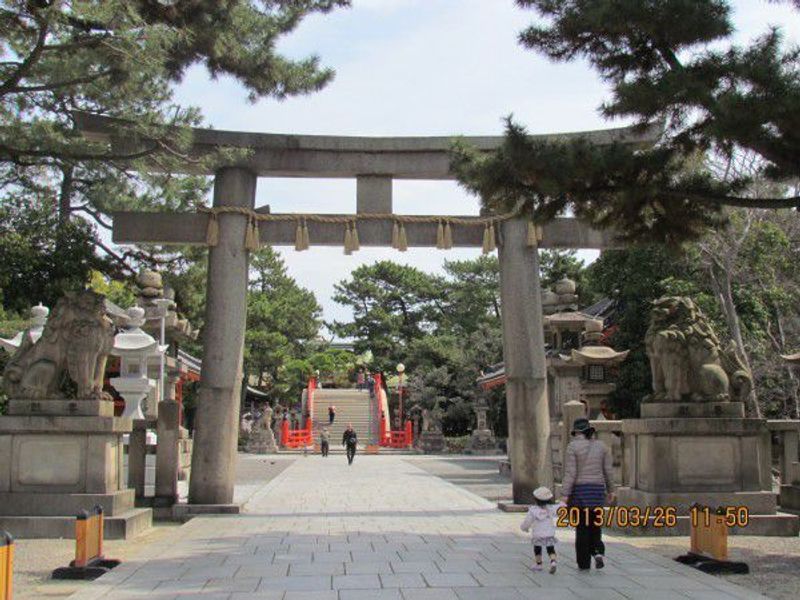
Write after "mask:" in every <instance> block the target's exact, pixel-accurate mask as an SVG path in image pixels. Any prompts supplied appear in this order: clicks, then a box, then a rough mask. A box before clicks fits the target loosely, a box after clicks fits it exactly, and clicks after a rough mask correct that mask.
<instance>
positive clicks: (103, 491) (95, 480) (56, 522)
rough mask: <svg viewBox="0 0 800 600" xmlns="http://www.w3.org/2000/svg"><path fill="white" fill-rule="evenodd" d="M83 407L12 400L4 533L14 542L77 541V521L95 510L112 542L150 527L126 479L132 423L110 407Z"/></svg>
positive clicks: (2, 458) (0, 489) (2, 500)
mask: <svg viewBox="0 0 800 600" xmlns="http://www.w3.org/2000/svg"><path fill="white" fill-rule="evenodd" d="M85 402H86V404H84V401H77V402H72V401H63V400H56V401H41V402H33V401H24V400H17V399H12V400H11V405H12V406H13V412H14V413H15V414H13V415H9V416H3V417H0V528H4V529H7V530H9V531H10V532H12V533H13V535H14V536H15V537H19V538H26V537H73V536H74V530H75V515H76V514H77V513H78V512H79V511H80V510H83V509H90V508H92V507H93V506H94V505H96V504H99V505H101V506H102V507H103V509H104V511H105V514H106V518H107V525H106V532H107V536H106V537H108V538H113V537H120V536H121V537H126V536H128V535H131V534H134V533H138V532H139V531H141V530H142V529H144V528H146V527H149V525H150V520H151V513H150V511H149V510H142V509H135V508H134V498H133V490H128V489H126V486H125V483H124V482H123V481H122V480H121V474H122V460H123V452H122V451H123V447H122V434H123V433H128V432H130V431H131V427H132V424H131V420H130V419H120V418H115V417H113V416H109V415H113V404H112V403H111V402H93V401H85ZM109 409H110V410H111V411H112V412H111V413H109ZM64 412H66V413H67V414H66V415H65V414H63V413H64ZM58 413H62V414H58ZM91 413H94V416H91Z"/></svg>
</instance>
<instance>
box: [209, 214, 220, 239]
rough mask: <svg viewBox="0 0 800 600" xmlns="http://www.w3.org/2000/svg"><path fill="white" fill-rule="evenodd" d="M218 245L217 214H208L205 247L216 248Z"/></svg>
mask: <svg viewBox="0 0 800 600" xmlns="http://www.w3.org/2000/svg"><path fill="white" fill-rule="evenodd" d="M217 244H219V222H218V221H217V213H215V212H209V213H208V226H207V227H206V245H207V246H216V245H217Z"/></svg>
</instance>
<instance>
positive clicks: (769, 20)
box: [177, 0, 800, 321]
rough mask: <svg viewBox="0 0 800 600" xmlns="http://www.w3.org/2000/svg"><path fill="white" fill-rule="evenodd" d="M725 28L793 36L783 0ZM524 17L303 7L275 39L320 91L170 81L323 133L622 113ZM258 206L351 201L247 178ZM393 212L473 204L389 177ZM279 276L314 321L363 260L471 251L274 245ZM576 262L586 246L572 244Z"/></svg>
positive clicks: (251, 123)
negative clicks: (535, 46)
mask: <svg viewBox="0 0 800 600" xmlns="http://www.w3.org/2000/svg"><path fill="white" fill-rule="evenodd" d="M734 5H735V6H736V14H735V24H736V26H737V38H738V39H739V40H741V41H747V40H749V39H751V38H752V37H754V36H756V35H758V34H759V33H761V32H763V31H764V30H765V29H766V27H767V26H768V25H771V24H772V25H779V26H781V27H782V28H783V30H784V32H785V34H786V37H787V39H789V40H791V41H793V42H794V41H797V40H798V39H800V19H799V18H798V16H797V13H796V12H794V11H793V10H791V8H790V7H789V3H788V2H787V3H786V4H783V5H781V4H778V5H776V4H770V3H767V2H765V1H762V0H740V1H737V2H734ZM533 18H534V13H533V12H531V11H523V10H520V9H519V8H517V7H516V6H515V4H514V2H513V0H354V1H353V7H352V8H350V9H346V10H340V11H336V12H334V13H331V14H328V15H324V16H319V17H317V16H314V17H311V18H308V19H307V20H305V21H304V22H303V24H302V25H301V26H300V28H299V29H298V30H297V32H295V33H294V34H293V35H291V36H290V37H289V38H286V39H285V40H284V41H283V42H282V43H281V45H280V48H281V50H282V51H283V52H284V53H286V54H287V55H289V56H292V57H303V56H307V55H309V54H318V55H319V56H320V57H321V59H322V62H323V64H324V65H327V66H330V67H332V68H333V69H335V71H336V77H335V78H334V80H333V81H332V82H331V83H330V84H329V85H328V86H327V88H325V89H324V90H323V91H321V92H318V93H315V94H312V95H310V96H304V97H297V98H291V99H289V100H285V101H283V102H278V101H275V100H262V101H260V102H258V103H256V104H250V103H249V102H248V101H247V98H246V94H245V92H244V91H243V89H242V88H241V87H240V86H239V85H238V84H236V83H235V82H234V81H233V80H230V79H226V78H222V79H218V80H216V81H211V80H210V79H209V78H208V76H207V74H206V73H205V71H204V70H203V69H200V68H198V69H194V70H192V71H190V72H189V73H188V75H187V77H186V79H185V80H184V82H183V83H182V84H181V85H180V86H179V88H178V91H177V99H178V101H179V102H181V103H182V104H192V105H196V106H199V107H201V109H202V111H203V114H204V115H205V118H206V120H207V122H208V123H209V124H210V125H211V126H213V127H215V128H217V129H230V130H249V131H257V132H270V133H305V134H331V135H396V136H405V135H419V136H425V135H451V134H452V135H499V134H501V133H502V123H501V120H502V117H503V116H505V115H508V114H510V113H513V114H514V115H515V117H516V119H517V120H518V121H520V122H521V123H524V124H525V125H526V126H527V127H528V128H529V130H530V131H531V132H533V133H549V132H558V131H579V130H585V129H599V128H603V127H613V126H619V125H624V124H625V123H620V122H611V123H609V122H607V121H603V120H602V119H601V118H600V117H599V116H598V112H597V107H598V106H599V104H600V103H601V101H602V100H603V99H604V97H605V96H606V90H605V89H604V86H603V85H602V84H601V83H600V82H599V81H598V78H597V76H596V75H595V73H594V72H593V71H592V70H591V69H590V68H589V67H588V66H587V65H586V64H585V63H582V62H574V63H570V64H555V63H551V62H549V61H548V60H546V59H545V58H543V57H541V56H539V55H538V54H536V53H534V52H531V51H527V50H523V49H522V48H521V47H520V46H519V45H518V44H517V41H516V35H517V33H518V32H519V31H520V30H521V29H523V28H524V27H525V26H526V25H527V24H528V23H530V22H531V21H532V20H533ZM256 203H257V205H258V206H261V205H263V204H269V205H270V206H271V208H272V211H273V212H331V213H348V212H355V205H356V200H355V181H354V180H352V181H351V180H330V179H328V180H319V179H318V180H307V179H306V180H300V179H274V178H272V179H267V178H263V179H260V180H259V184H258V197H257V200H256ZM394 210H395V212H397V213H403V214H477V212H478V201H477V199H476V198H474V197H472V196H469V195H468V194H467V193H466V192H464V191H463V190H461V189H460V188H459V187H458V186H457V185H456V184H455V183H449V182H404V181H396V182H395V183H394ZM279 251H280V252H281V254H282V256H283V258H284V259H285V261H286V264H287V266H288V268H289V272H290V274H291V275H292V276H293V277H295V279H296V280H297V281H298V282H299V283H300V284H301V285H303V286H304V287H307V288H309V289H311V290H312V291H313V292H314V293H315V294H316V296H317V299H318V301H319V302H320V304H321V305H322V307H323V310H324V316H325V319H326V320H329V321H330V320H333V319H338V320H346V319H348V318H349V316H350V313H349V311H348V310H347V309H345V308H344V307H341V306H339V305H337V304H336V303H334V302H333V301H332V300H331V294H332V293H333V285H334V283H336V282H338V281H341V280H343V279H346V278H348V276H349V274H350V272H351V271H352V270H353V269H355V268H356V267H358V266H359V265H362V264H365V263H372V262H375V261H376V260H382V259H391V260H395V261H397V262H402V263H405V264H409V265H413V266H416V267H418V268H420V269H423V270H426V271H431V272H433V271H438V270H440V269H441V266H442V263H443V261H444V260H445V258H447V259H450V260H463V259H466V258H472V257H475V256H477V255H478V253H479V252H480V251H479V250H478V249H475V250H447V251H441V250H435V249H416V250H415V249H410V250H409V251H408V252H405V253H400V252H397V251H395V250H392V249H391V248H387V249H375V248H372V249H362V250H361V251H359V252H356V253H355V254H353V255H352V256H345V255H344V254H343V253H342V249H341V248H320V247H314V246H312V247H311V249H310V250H309V251H306V252H302V253H298V252H295V251H294V250H293V249H288V248H281V249H280V250H279ZM582 255H583V256H584V257H585V259H586V260H587V261H590V260H593V259H594V257H595V256H596V253H593V252H588V251H587V252H583V253H582Z"/></svg>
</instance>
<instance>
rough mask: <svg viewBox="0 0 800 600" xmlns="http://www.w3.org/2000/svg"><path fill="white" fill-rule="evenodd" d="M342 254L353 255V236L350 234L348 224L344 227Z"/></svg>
mask: <svg viewBox="0 0 800 600" xmlns="http://www.w3.org/2000/svg"><path fill="white" fill-rule="evenodd" d="M344 253H345V254H352V253H353V234H352V233H350V223H347V225H345V227H344Z"/></svg>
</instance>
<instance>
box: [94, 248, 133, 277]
mask: <svg viewBox="0 0 800 600" xmlns="http://www.w3.org/2000/svg"><path fill="white" fill-rule="evenodd" d="M94 245H95V246H96V247H98V248H100V249H101V250H102V251H103V252H105V253H106V254H108V255H109V256H110V257H111V258H113V259H114V261H115V262H117V263H118V264H119V265H120V266H121V267H122V268H123V270H125V271H127V272H129V273H131V274H135V273H136V271H135V270H134V269H133V268H132V267H131V266H130V265H129V264H128V263H127V262H125V259H124V258H122V257H121V256H120V255H119V254H117V253H116V252H114V251H113V250H112V249H111V248H109V247H108V246H106V245H105V244H104V243H103V242H101V241H100V240H94Z"/></svg>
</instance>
